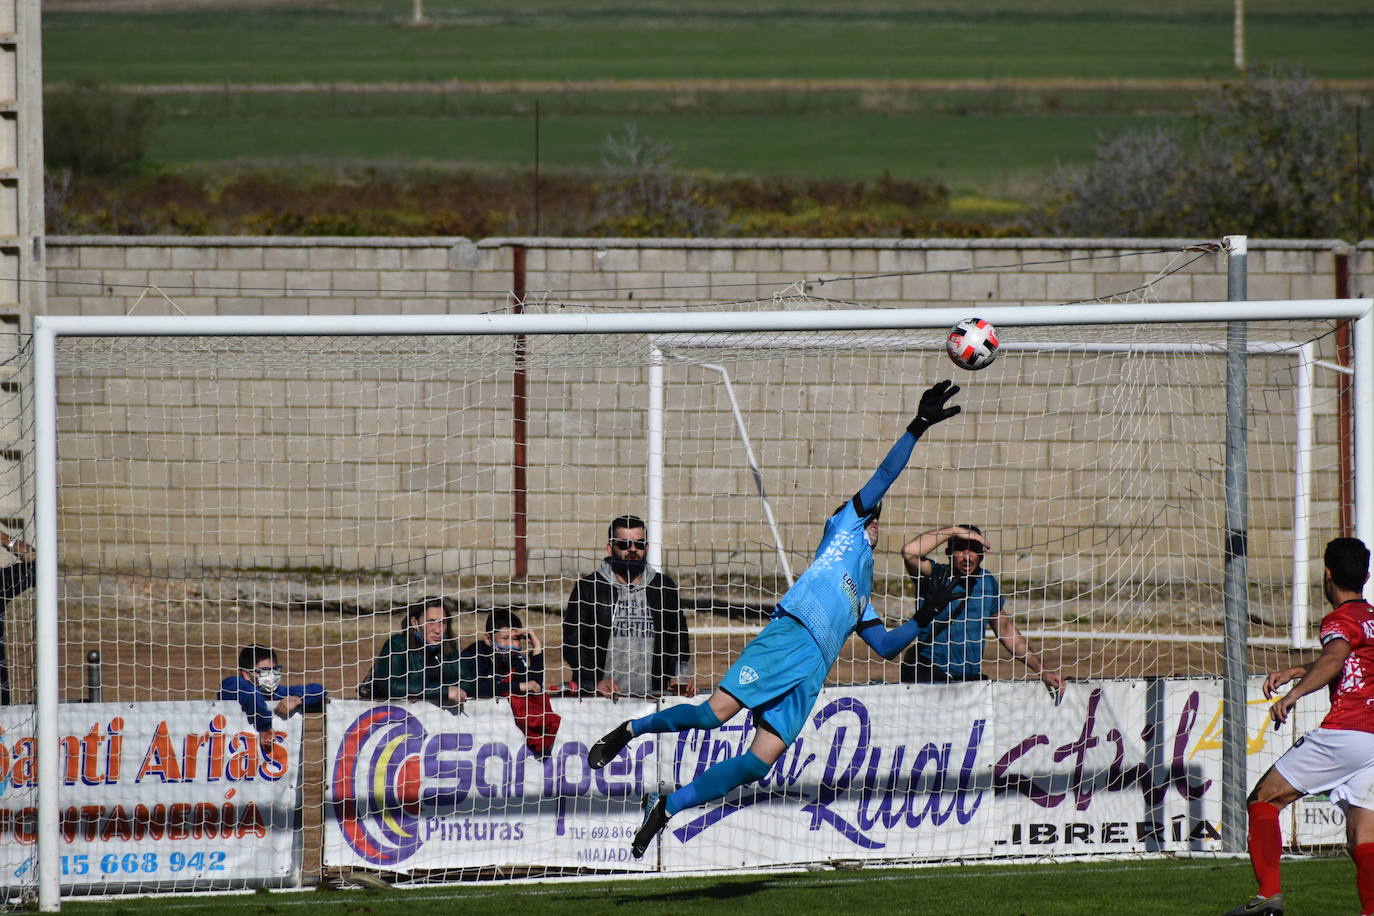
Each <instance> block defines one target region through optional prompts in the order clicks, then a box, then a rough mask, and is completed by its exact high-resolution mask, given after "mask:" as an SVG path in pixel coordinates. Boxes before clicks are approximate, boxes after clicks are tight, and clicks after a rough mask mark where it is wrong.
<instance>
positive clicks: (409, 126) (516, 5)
mask: <svg viewBox="0 0 1374 916" xmlns="http://www.w3.org/2000/svg"><path fill="white" fill-rule="evenodd" d="M1302 7H1303V8H1301V9H1299V7H1298V6H1295V5H1292V4H1289V3H1284V2H1281V0H1249V2H1248V3H1247V9H1248V10H1249V17H1248V20H1247V27H1248V48H1249V52H1248V53H1249V60H1250V62H1251V63H1252V64H1257V63H1260V62H1263V61H1284V62H1287V63H1290V64H1295V65H1300V66H1304V67H1306V68H1307V69H1309V70H1310V71H1311V72H1312V73H1313V74H1314V75H1316V76H1318V77H1321V78H1326V79H1342V80H1352V79H1353V80H1367V81H1368V80H1374V54H1370V53H1369V48H1370V47H1371V45H1372V44H1374V41H1372V40H1374V7H1371V6H1370V4H1369V3H1368V2H1367V0H1330V2H1326V3H1323V4H1322V7H1321V9H1320V11H1315V12H1314V11H1312V10H1311V9H1310V8H1307V5H1305V4H1304V5H1302ZM424 9H425V13H426V17H427V19H429V20H430V21H431V22H432V23H435V24H436V26H437V27H433V28H418V29H417V28H403V27H401V23H403V22H405V21H406V20H408V19H409V18H410V15H411V10H412V4H411V0H335V2H332V3H330V2H323V0H316V2H295V0H239V2H234V0H219V2H217V0H100V2H98V3H93V2H90V0H47V2H45V4H44V72H45V79H46V81H47V82H48V84H49V85H50V86H51V85H53V84H60V83H71V82H75V81H80V80H93V81H98V82H102V83H106V84H113V85H129V84H139V85H148V84H157V85H166V84H182V85H185V84H191V85H200V86H204V87H205V89H206V90H207V91H206V92H205V93H202V94H200V95H192V96H186V95H182V96H160V97H159V101H158V104H159V106H160V109H161V110H162V111H163V112H164V113H165V118H164V121H163V125H162V127H161V129H160V130H159V132H158V134H157V140H156V143H155V145H154V146H153V148H152V150H151V151H150V158H151V160H152V161H153V162H154V163H161V164H183V163H190V162H214V161H223V160H226V159H235V158H244V157H248V158H281V157H332V158H341V157H344V158H357V157H368V158H371V157H380V158H388V159H410V160H440V161H445V162H462V163H472V164H478V165H484V166H496V167H503V166H512V165H515V166H527V165H528V164H529V163H530V162H531V161H532V158H533V149H532V147H533V120H532V110H533V103H534V101H535V100H536V99H538V100H539V101H540V102H541V106H542V110H543V115H544V117H543V120H542V123H541V146H542V149H541V163H542V164H543V165H544V166H545V167H548V168H559V167H568V168H575V167H585V166H595V165H598V164H599V161H600V149H601V145H602V142H603V140H604V138H605V136H606V135H607V134H608V133H611V132H614V131H618V130H620V129H622V127H623V125H624V124H625V123H626V122H629V121H635V122H637V123H638V124H639V126H640V129H641V133H645V134H649V135H650V136H652V137H654V138H655V139H657V140H659V141H661V142H665V143H668V144H669V145H670V146H671V147H672V151H673V153H674V157H675V159H676V161H677V162H678V164H680V165H682V166H685V167H689V168H699V169H708V170H712V171H715V172H719V173H740V172H744V173H753V174H770V173H777V174H787V175H802V176H805V175H814V176H817V177H843V178H855V179H857V178H865V177H872V176H874V175H880V174H882V173H883V172H888V171H890V172H891V173H892V174H894V175H898V176H901V177H914V178H923V177H933V178H937V179H939V180H941V181H943V182H946V183H949V184H951V185H953V186H956V187H957V186H976V187H978V188H979V189H980V190H983V191H987V192H990V193H993V194H1001V195H1005V194H1010V195H1011V196H1022V195H1021V194H1020V192H1018V191H1016V190H1014V189H1016V188H1021V187H1023V186H1026V184H1027V181H1028V180H1030V182H1031V183H1032V184H1033V183H1034V181H1035V180H1038V177H1037V176H1040V177H1042V176H1043V175H1044V174H1045V173H1046V171H1047V170H1048V169H1050V168H1051V167H1053V166H1054V165H1055V164H1056V163H1061V162H1063V163H1074V162H1082V161H1085V160H1086V159H1088V158H1089V156H1090V154H1091V146H1092V142H1093V140H1094V139H1096V137H1097V136H1099V135H1100V134H1101V133H1103V132H1104V131H1108V130H1114V129H1119V128H1122V127H1126V126H1130V125H1141V126H1144V125H1148V124H1150V123H1151V122H1152V121H1153V120H1154V118H1155V117H1156V116H1157V115H1158V114H1160V113H1164V114H1166V115H1167V116H1169V117H1171V118H1173V119H1174V120H1175V122H1179V121H1183V120H1186V118H1187V115H1188V113H1189V111H1190V110H1191V105H1192V104H1193V102H1194V99H1195V94H1193V93H1188V92H1176V93H1170V92H1135V93H1123V92H1114V91H1106V90H1103V91H1086V92H1084V91H1074V92H1058V93H1036V92H1010V91H1007V92H987V91H982V92H965V93H962V94H961V93H958V92H924V91H901V90H897V91H894V90H890V89H889V90H884V89H881V88H879V89H876V90H875V91H873V92H868V93H863V92H857V93H850V94H849V95H844V94H830V95H827V94H824V93H821V94H818V93H814V92H807V91H805V89H804V88H803V87H797V88H795V89H789V88H776V89H772V90H768V91H763V92H758V91H752V90H749V91H739V92H727V93H714V94H713V93H704V94H703V93H693V92H682V91H676V90H671V89H670V90H663V91H648V92H605V91H603V92H582V93H564V92H552V91H551V92H549V93H547V94H546V95H545V97H543V98H540V97H539V95H538V94H537V93H530V92H521V91H505V92H497V93H493V94H488V95H484V96H482V97H480V98H478V97H474V96H461V95H456V94H450V95H443V94H439V95H432V96H431V97H430V98H428V99H427V100H416V99H406V98H396V97H391V98H381V97H377V98H375V99H371V100H360V99H359V98H358V97H356V96H350V95H348V94H343V93H338V92H329V91H326V92H322V93H315V94H304V95H302V94H298V95H296V96H292V97H279V98H275V99H273V98H270V97H268V98H264V97H262V96H250V95H247V94H244V93H239V92H234V91H229V90H228V89H227V88H226V87H227V86H228V84H231V83H254V84H276V83H298V82H307V83H317V84H332V83H339V82H346V83H364V84H366V83H375V82H395V81H403V82H404V81H427V82H433V81H447V80H463V81H520V80H526V81H527V80H545V81H584V80H643V79H654V80H698V79H738V80H780V81H784V82H787V81H804V80H814V79H866V80H876V81H884V80H898V79H990V78H999V79H1000V78H1009V79H1037V78H1046V77H1055V78H1069V79H1085V80H1110V79H1125V78H1146V79H1159V78H1169V79H1183V78H1194V79H1213V80H1216V79H1225V78H1228V77H1230V76H1231V75H1232V74H1231V20H1230V9H1231V6H1230V4H1228V3H1218V4H1209V5H1207V6H1206V7H1205V8H1204V7H1202V6H1201V5H1199V4H1196V3H1193V2H1186V0H1159V2H1155V3H1152V4H1150V5H1149V9H1148V11H1146V10H1145V8H1143V7H1142V8H1123V7H1121V6H1120V4H1117V3H1108V2H1106V0H1024V2H1019V3H1016V2H1012V0H967V2H963V3H959V4H954V3H952V2H949V0H908V2H895V0H871V2H865V3H862V4H859V5H857V6H855V5H851V4H847V3H841V2H839V0H792V2H789V3H786V4H780V3H775V2H772V0H738V2H734V3H730V4H726V3H720V2H669V0H639V2H630V3H597V2H591V0H561V2H553V0H507V2H504V3H500V4H497V3H494V2H492V0H479V2H478V3H476V4H473V3H465V2H462V0H426V2H425V5H424ZM1366 95H1369V93H1366Z"/></svg>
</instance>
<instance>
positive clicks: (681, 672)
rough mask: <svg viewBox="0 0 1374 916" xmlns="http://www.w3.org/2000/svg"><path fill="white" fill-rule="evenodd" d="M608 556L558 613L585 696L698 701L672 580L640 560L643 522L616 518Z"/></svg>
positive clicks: (565, 645) (569, 657)
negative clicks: (676, 696)
mask: <svg viewBox="0 0 1374 916" xmlns="http://www.w3.org/2000/svg"><path fill="white" fill-rule="evenodd" d="M606 536H607V544H606V551H607V555H606V558H605V559H604V560H602V561H601V565H600V566H598V567H597V568H596V569H595V570H594V571H593V572H590V573H588V574H587V575H585V576H583V577H582V578H581V579H579V580H577V584H576V585H574V586H573V590H572V594H570V595H569V596H568V606H567V608H566V609H565V610H564V612H563V659H564V660H565V661H566V662H567V663H568V667H570V668H571V669H572V673H573V681H574V682H575V683H576V684H577V687H578V689H579V690H580V691H582V692H583V693H586V694H596V695H598V696H603V697H608V698H615V697H618V696H648V695H651V694H659V693H676V694H681V695H682V696H689V697H690V696H695V695H696V692H697V688H696V679H695V677H694V676H693V675H694V670H693V666H692V655H691V651H692V649H691V643H690V641H689V640H688V637H687V621H686V618H685V617H684V616H683V614H682V608H681V606H680V605H679V602H678V591H677V583H676V582H674V581H673V579H672V577H671V576H668V575H667V574H666V573H661V572H659V571H658V570H656V569H653V568H651V567H650V566H649V565H648V563H647V562H646V561H645V552H646V550H647V549H648V546H649V541H648V538H647V536H646V529H645V525H644V520H643V519H641V518H639V517H638V516H634V515H621V516H619V517H617V518H615V519H613V520H612V521H611V524H610V525H609V526H608V528H607V531H606Z"/></svg>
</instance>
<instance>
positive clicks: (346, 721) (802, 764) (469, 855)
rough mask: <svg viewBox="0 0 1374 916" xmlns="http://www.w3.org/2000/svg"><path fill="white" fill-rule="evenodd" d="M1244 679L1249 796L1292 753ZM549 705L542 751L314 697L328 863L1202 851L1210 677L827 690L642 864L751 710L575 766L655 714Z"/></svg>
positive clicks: (518, 739) (486, 707)
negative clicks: (661, 807)
mask: <svg viewBox="0 0 1374 916" xmlns="http://www.w3.org/2000/svg"><path fill="white" fill-rule="evenodd" d="M1259 683H1260V681H1259V679H1254V680H1253V681H1252V684H1251V687H1250V693H1251V697H1252V699H1254V702H1252V703H1251V704H1250V707H1249V722H1248V729H1247V731H1248V735H1249V739H1250V741H1249V748H1248V751H1249V753H1248V757H1247V759H1248V761H1249V763H1248V766H1249V770H1250V772H1249V774H1248V777H1247V787H1248V785H1250V784H1252V783H1253V781H1254V779H1256V778H1257V777H1258V776H1259V774H1261V773H1262V772H1263V771H1264V770H1265V769H1266V768H1267V767H1268V766H1269V765H1270V763H1272V762H1273V760H1274V759H1275V758H1276V757H1277V756H1278V754H1280V753H1282V751H1283V750H1284V749H1286V748H1287V746H1288V745H1289V744H1290V743H1291V740H1292V736H1291V735H1290V734H1288V732H1287V731H1286V730H1285V732H1284V733H1282V734H1279V733H1275V732H1274V731H1273V730H1272V729H1271V728H1269V727H1268V726H1267V720H1266V718H1265V713H1266V709H1267V703H1265V702H1263V701H1262V700H1260V692H1259ZM662 702H663V703H665V704H668V703H676V702H681V701H680V700H675V699H674V700H664V701H662ZM691 702H699V701H691ZM553 706H554V709H555V711H556V712H557V713H558V714H559V715H560V716H561V717H562V724H561V727H560V729H559V733H558V738H557V741H556V742H555V743H554V745H553V747H552V749H551V751H550V752H549V753H548V754H547V755H546V756H540V755H538V754H536V753H535V752H534V751H532V750H530V748H529V747H527V745H526V743H525V737H524V735H522V733H521V732H520V730H519V729H518V728H517V727H516V725H515V722H514V718H513V716H512V713H511V709H510V707H509V705H508V704H506V703H504V702H500V701H475V702H469V703H468V704H467V706H466V708H465V709H464V710H463V711H462V713H460V714H457V715H454V714H451V713H450V712H448V711H445V710H442V709H439V708H437V707H434V706H431V705H429V704H424V703H417V704H390V705H388V704H375V703H366V702H353V701H345V702H334V703H331V705H330V708H329V720H328V744H327V751H326V754H327V756H326V773H325V779H326V784H327V786H326V804H327V807H328V810H327V812H326V815H325V826H326V838H325V864H326V865H340V866H353V867H367V868H376V869H382V870H392V871H399V872H411V871H422V870H445V869H460V868H476V867H484V866H500V865H508V866H517V867H518V866H540V867H550V868H556V867H567V868H578V867H580V868H589V869H595V868H605V869H615V870H625V869H660V868H661V869H669V870H679V869H697V868H738V867H749V866H755V865H779V864H793V863H805V862H818V861H830V860H837V859H857V858H862V859H866V860H882V859H941V858H951V857H961V858H968V857H988V856H1028V855H1042V854H1075V853H1112V852H1131V853H1145V852H1185V851H1190V850H1193V851H1207V850H1218V849H1219V848H1220V823H1219V819H1220V815H1221V716H1220V712H1221V685H1220V682H1219V681H1216V680H1202V679H1190V680H1169V679H1150V680H1131V681H1080V682H1074V683H1072V684H1071V685H1070V687H1069V689H1068V691H1067V693H1066V695H1065V697H1064V698H1063V700H1062V702H1060V703H1058V704H1056V703H1055V701H1054V699H1053V698H1052V697H1051V696H1050V695H1049V694H1048V693H1047V692H1046V691H1045V690H1044V689H1043V688H1042V687H1041V686H1040V685H1039V683H1038V682H998V681H983V682H976V683H968V684H952V685H940V686H929V685H902V684H876V685H865V686H855V687H832V688H826V689H825V690H823V691H822V693H821V697H820V699H819V700H818V702H817V703H816V706H815V708H814V709H813V710H812V713H811V715H810V717H809V718H808V720H807V727H806V728H805V729H804V730H803V732H802V733H801V736H800V737H799V738H798V739H797V741H796V742H795V743H794V744H793V745H792V747H790V748H789V749H788V750H787V751H786V753H784V754H783V756H782V757H781V759H779V760H778V762H777V763H776V764H775V765H774V766H773V768H772V769H771V770H770V771H769V773H768V774H767V775H766V776H765V777H764V779H763V780H761V781H760V782H759V783H757V784H754V785H752V786H746V787H745V788H743V789H740V790H738V791H735V792H732V793H731V794H730V795H728V796H727V797H726V798H724V799H722V800H719V801H716V802H711V803H708V804H705V805H701V806H698V807H694V808H689V809H687V810H684V811H682V812H680V813H679V814H678V815H677V816H676V817H674V818H673V819H672V820H671V821H670V822H669V824H668V828H667V829H666V830H665V831H664V832H663V834H662V836H661V839H660V841H659V843H658V844H657V845H656V847H654V848H651V849H650V850H649V852H648V853H647V854H646V855H645V856H644V858H643V859H640V860H635V859H633V858H632V857H631V856H630V850H629V846H630V840H631V838H632V837H633V835H634V832H635V830H636V829H637V828H638V826H639V823H640V819H641V814H640V808H639V803H640V798H641V796H642V795H643V793H644V792H646V791H652V790H657V789H659V788H660V787H662V788H666V789H672V788H674V787H676V786H679V785H682V784H684V783H686V782H688V781H690V780H691V779H692V778H694V777H695V776H696V775H697V774H699V773H701V772H702V771H703V770H705V769H706V768H707V767H708V766H710V765H711V764H713V763H716V762H718V761H720V760H723V759H725V758H726V757H730V756H733V755H735V754H739V753H741V752H742V751H743V750H745V749H746V748H748V746H749V743H750V741H751V740H752V738H753V720H752V718H751V717H750V715H749V714H748V713H744V714H741V715H740V716H738V717H736V719H735V720H733V721H731V722H729V723H726V724H725V725H724V726H722V727H721V728H718V729H716V730H714V731H711V732H700V731H692V732H686V733H684V734H681V735H676V734H674V735H661V736H646V737H644V738H640V739H636V740H635V741H633V742H632V743H631V744H630V746H629V747H628V748H627V749H626V751H625V752H624V753H622V755H621V756H620V757H619V758H617V759H616V760H615V761H613V762H612V763H611V764H610V765H609V766H608V767H606V768H605V769H604V770H601V771H593V770H591V769H590V768H589V767H588V766H587V750H588V748H589V747H590V746H591V744H592V743H593V742H594V741H596V739H597V738H599V737H600V736H601V735H603V734H605V733H606V732H607V731H609V730H610V729H611V728H613V727H614V726H615V725H617V724H618V723H620V722H621V721H623V720H625V719H628V718H633V717H637V716H641V715H645V714H647V713H649V712H651V711H653V710H654V709H655V708H656V704H655V702H654V701H648V700H640V701H624V700H622V701H620V702H618V703H611V702H609V701H605V700H600V699H583V700H574V699H561V698H559V699H555V700H554V701H553ZM1316 721H1317V720H1315V719H1314V720H1313V721H1312V722H1311V723H1310V724H1311V725H1315V724H1316Z"/></svg>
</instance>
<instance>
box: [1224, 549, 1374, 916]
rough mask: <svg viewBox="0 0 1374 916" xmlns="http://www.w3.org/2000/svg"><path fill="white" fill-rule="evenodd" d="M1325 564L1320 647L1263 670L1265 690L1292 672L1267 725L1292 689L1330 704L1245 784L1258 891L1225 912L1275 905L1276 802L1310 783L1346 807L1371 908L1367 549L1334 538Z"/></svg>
mask: <svg viewBox="0 0 1374 916" xmlns="http://www.w3.org/2000/svg"><path fill="white" fill-rule="evenodd" d="M1325 565H1326V573H1325V576H1324V580H1323V583H1322V588H1323V590H1324V591H1325V593H1326V600H1327V601H1329V602H1331V607H1332V608H1333V610H1332V611H1331V613H1329V614H1327V615H1326V616H1325V617H1323V618H1322V625H1321V637H1320V638H1321V644H1322V651H1321V655H1319V656H1317V658H1316V660H1315V661H1313V662H1311V663H1310V664H1307V665H1303V666H1301V667H1298V668H1287V669H1285V670H1283V671H1275V672H1274V673H1273V674H1271V675H1269V676H1268V677H1267V678H1265V679H1264V695H1265V696H1266V697H1272V696H1273V695H1274V693H1275V692H1276V691H1277V690H1278V689H1279V688H1280V687H1282V686H1283V685H1284V684H1287V683H1289V682H1290V681H1294V680H1296V681H1298V683H1297V685H1296V686H1295V687H1294V688H1293V689H1292V690H1290V691H1288V693H1287V694H1285V695H1284V696H1283V697H1281V698H1280V699H1279V701H1278V702H1276V703H1275V704H1274V705H1273V706H1271V707H1270V708H1269V715H1270V716H1271V717H1272V718H1273V720H1274V723H1275V725H1274V727H1275V728H1277V727H1279V726H1280V725H1282V724H1283V723H1284V722H1286V721H1288V716H1289V715H1290V714H1291V713H1292V712H1293V707H1294V706H1296V705H1297V702H1298V699H1299V698H1300V697H1303V696H1306V695H1307V694H1309V693H1313V692H1315V691H1317V690H1320V689H1321V688H1323V687H1329V688H1330V690H1331V710H1330V712H1328V713H1327V714H1326V718H1325V719H1323V720H1322V723H1321V725H1320V726H1318V727H1317V728H1316V729H1315V730H1314V731H1310V732H1308V733H1307V734H1306V735H1303V736H1302V737H1301V738H1299V739H1298V742H1297V743H1296V744H1294V745H1293V746H1292V747H1291V748H1289V749H1288V750H1287V751H1286V752H1285V753H1284V754H1283V756H1282V757H1280V758H1279V759H1278V760H1276V761H1274V765H1273V766H1272V767H1270V768H1269V770H1268V772H1266V773H1265V774H1264V775H1263V776H1261V777H1260V781H1259V782H1258V783H1257V784H1256V785H1255V788H1254V789H1253V790H1252V791H1251V792H1250V798H1249V799H1248V808H1247V813H1248V815H1249V843H1248V845H1249V848H1250V864H1251V866H1252V867H1253V868H1254V870H1255V879H1256V880H1257V881H1258V882H1259V891H1258V892H1257V893H1256V894H1255V896H1254V897H1251V898H1250V899H1249V900H1247V901H1246V902H1245V903H1242V904H1241V905H1240V906H1238V907H1236V908H1235V909H1233V910H1229V911H1227V913H1226V914H1225V916H1253V914H1257V913H1262V914H1267V916H1274V914H1280V913H1282V912H1283V894H1282V893H1281V892H1280V887H1279V854H1280V852H1281V851H1282V848H1283V838H1282V834H1281V833H1280V831H1279V811H1281V810H1282V809H1283V808H1284V807H1286V806H1287V805H1290V804H1292V803H1293V802H1295V801H1297V800H1298V799H1299V798H1302V797H1303V796H1304V795H1313V794H1316V793H1318V792H1329V793H1330V795H1331V801H1332V803H1333V804H1335V805H1338V806H1339V807H1340V808H1341V810H1343V811H1344V812H1345V818H1346V820H1345V836H1346V844H1347V848H1348V849H1349V850H1350V856H1351V858H1353V859H1354V860H1355V884H1356V886H1357V887H1358V889H1359V892H1360V912H1361V913H1362V914H1366V916H1368V914H1374V607H1371V606H1370V604H1369V602H1367V601H1365V600H1364V598H1363V597H1362V594H1363V592H1364V584H1365V581H1366V580H1367V579H1368V578H1369V548H1368V547H1366V546H1365V545H1364V543H1363V542H1361V541H1359V540H1356V539H1355V538H1336V539H1335V540H1333V541H1332V542H1331V543H1329V544H1327V545H1326V556H1325ZM1299 679H1301V680H1299Z"/></svg>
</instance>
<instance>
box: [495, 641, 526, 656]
mask: <svg viewBox="0 0 1374 916" xmlns="http://www.w3.org/2000/svg"><path fill="white" fill-rule="evenodd" d="M491 647H492V649H494V650H495V651H497V652H504V653H506V654H510V653H512V652H519V651H520V647H519V646H518V645H511V644H509V643H501V642H497V641H496V640H492V642H491Z"/></svg>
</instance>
